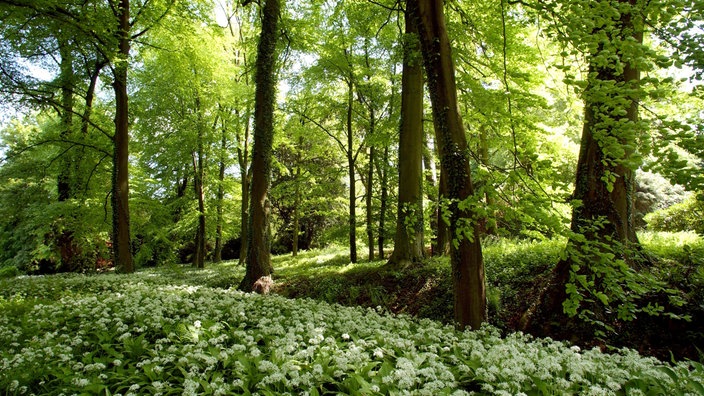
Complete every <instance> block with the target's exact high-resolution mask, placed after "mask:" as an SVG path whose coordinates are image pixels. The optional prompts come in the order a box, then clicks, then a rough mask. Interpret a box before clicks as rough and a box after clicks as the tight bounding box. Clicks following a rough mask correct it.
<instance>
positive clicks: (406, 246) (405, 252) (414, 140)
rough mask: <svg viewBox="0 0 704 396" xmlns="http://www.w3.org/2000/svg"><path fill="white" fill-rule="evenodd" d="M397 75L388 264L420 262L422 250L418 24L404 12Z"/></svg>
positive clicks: (421, 150)
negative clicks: (394, 208)
mask: <svg viewBox="0 0 704 396" xmlns="http://www.w3.org/2000/svg"><path fill="white" fill-rule="evenodd" d="M405 20H406V22H405V25H406V34H405V39H404V51H403V72H402V77H401V125H400V130H399V148H398V151H399V152H398V161H399V164H398V169H399V173H398V215H397V217H396V234H395V236H394V251H393V253H391V257H390V258H389V262H388V264H389V265H394V266H402V267H405V266H407V265H411V264H415V263H418V262H420V261H421V260H422V259H423V257H424V255H425V252H424V249H423V69H422V64H421V60H420V59H419V58H418V56H417V54H418V52H419V43H418V26H417V25H416V24H415V23H414V21H413V19H412V18H411V17H409V16H408V15H407V16H406V18H405Z"/></svg>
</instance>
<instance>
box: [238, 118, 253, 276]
mask: <svg viewBox="0 0 704 396" xmlns="http://www.w3.org/2000/svg"><path fill="white" fill-rule="evenodd" d="M249 115H250V110H249V106H248V109H247V115H246V117H245V126H244V141H243V146H244V147H243V148H241V149H240V148H238V149H237V157H238V158H237V159H238V163H239V165H240V179H241V180H242V182H241V183H242V205H241V210H240V221H241V223H240V264H244V263H245V261H246V259H247V246H248V245H249V185H250V181H251V180H252V169H251V168H250V167H248V166H247V162H248V160H249Z"/></svg>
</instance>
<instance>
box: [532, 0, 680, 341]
mask: <svg viewBox="0 0 704 396" xmlns="http://www.w3.org/2000/svg"><path fill="white" fill-rule="evenodd" d="M669 6H671V7H673V9H674V10H676V9H678V6H677V5H675V4H670V5H669ZM662 7H664V4H662V3H660V2H647V3H646V2H640V1H636V0H603V1H598V2H585V3H579V4H570V5H562V4H557V3H541V4H540V6H538V9H540V10H541V11H543V12H547V13H548V15H550V18H552V20H553V21H554V22H556V21H558V20H559V22H558V23H559V27H557V28H558V29H560V30H559V31H560V32H563V27H564V26H568V27H569V29H568V30H566V31H565V32H566V33H564V34H563V33H560V34H561V35H560V36H559V37H560V40H563V41H564V42H565V44H567V45H570V46H571V51H572V53H574V54H580V55H582V56H584V57H585V58H586V61H587V70H586V72H587V73H586V79H585V81H579V82H578V81H576V78H575V77H574V75H570V74H568V82H570V83H573V84H575V85H576V86H578V87H581V88H582V89H583V90H582V97H583V101H584V121H583V128H582V137H581V141H580V152H579V159H578V162H577V174H576V180H575V189H574V194H573V196H572V198H573V212H572V223H571V233H570V238H569V241H568V244H567V248H566V253H565V255H564V257H563V259H562V260H561V261H560V262H559V263H558V264H557V266H556V267H555V268H554V270H553V273H552V274H551V277H550V279H549V280H548V284H547V287H546V288H545V290H544V291H543V292H542V293H541V294H540V296H539V298H538V299H537V300H536V302H535V303H534V304H533V305H532V306H531V307H530V308H529V309H528V310H527V311H526V313H525V314H524V316H523V318H522V325H523V326H524V327H525V328H533V329H535V330H538V331H548V332H550V333H551V334H552V333H553V332H552V331H551V328H552V329H553V330H557V331H559V332H560V333H563V334H564V333H569V332H574V328H575V327H579V326H580V323H579V322H578V321H576V320H574V319H575V317H578V318H579V319H582V320H585V321H586V322H588V323H591V324H600V325H601V326H602V327H601V328H599V329H597V332H602V331H603V328H606V329H612V330H613V327H612V326H613V324H614V323H615V322H616V321H619V320H620V321H628V320H632V319H633V318H634V317H635V316H636V314H637V313H638V312H646V313H650V314H656V313H657V310H655V311H653V310H651V309H650V306H647V307H639V306H638V305H637V303H636V302H637V300H639V299H640V298H641V297H642V296H643V294H644V291H645V290H652V287H653V284H652V283H651V282H650V281H649V280H648V278H647V277H645V276H643V275H642V274H640V273H639V271H638V269H639V268H641V267H642V266H643V265H645V264H646V263H647V261H648V258H647V257H645V256H644V255H642V252H641V247H640V244H639V241H638V238H637V236H636V230H635V222H634V220H635V210H634V192H635V191H634V186H635V182H634V176H635V170H636V169H637V168H638V167H639V166H641V164H642V156H643V154H644V153H647V152H648V150H649V148H648V145H647V144H643V143H644V142H645V141H647V139H642V136H643V135H644V133H645V131H646V126H647V123H646V122H643V120H641V119H640V117H639V107H640V106H641V102H642V101H643V100H644V99H646V98H647V97H648V96H649V95H653V94H654V93H655V94H656V92H657V88H658V85H659V83H658V82H657V79H656V78H648V79H646V80H641V78H640V71H641V70H649V71H650V70H654V69H655V68H656V65H657V64H658V63H660V64H663V63H667V62H662V61H663V60H662V58H659V57H657V56H656V55H655V53H654V51H652V50H651V49H649V48H648V46H647V45H644V44H643V42H644V40H643V36H644V29H645V27H646V26H648V25H649V26H654V27H656V26H658V25H659V24H662V23H663V22H666V21H667V19H668V18H670V17H671V15H670V16H664V17H663V15H665V14H662V13H661V10H662ZM668 13H670V11H668ZM672 14H674V15H676V14H677V12H674V13H672ZM668 62H669V61H668ZM650 84H653V85H652V86H650V87H649V85H650ZM656 95H657V94H656ZM614 305H618V307H614ZM648 305H650V304H648ZM611 312H615V314H616V315H614V314H613V313H611ZM555 324H557V325H558V326H559V327H560V329H559V330H558V329H556V328H554V327H553V326H554V325H555Z"/></svg>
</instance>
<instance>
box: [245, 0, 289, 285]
mask: <svg viewBox="0 0 704 396" xmlns="http://www.w3.org/2000/svg"><path fill="white" fill-rule="evenodd" d="M280 9H281V5H280V3H279V0H266V2H265V3H264V5H263V7H262V31H261V34H260V36H259V45H258V47H257V61H256V74H255V84H256V88H255V99H254V100H255V102H254V103H255V104H254V106H255V107H254V147H253V149H252V185H251V196H250V198H251V201H250V205H249V207H250V216H249V243H248V244H247V260H246V273H245V276H244V279H242V282H241V283H240V285H239V288H240V290H246V291H251V290H253V286H254V283H255V282H256V281H257V280H258V279H259V278H261V277H263V276H268V275H270V274H271V273H272V272H273V267H272V265H271V252H270V245H271V241H270V239H269V212H270V209H271V208H270V203H269V200H268V197H267V194H268V192H269V185H270V183H271V155H272V145H273V141H274V101H275V99H276V71H275V69H274V67H275V65H276V42H277V39H278V35H279V29H278V23H279V14H280Z"/></svg>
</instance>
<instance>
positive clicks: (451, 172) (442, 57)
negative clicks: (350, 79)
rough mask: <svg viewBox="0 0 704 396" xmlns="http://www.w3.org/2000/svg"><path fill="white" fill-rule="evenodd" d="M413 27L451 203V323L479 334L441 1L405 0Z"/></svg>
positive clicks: (479, 292) (465, 178)
mask: <svg viewBox="0 0 704 396" xmlns="http://www.w3.org/2000/svg"><path fill="white" fill-rule="evenodd" d="M407 7H408V10H409V13H410V15H411V16H412V17H413V18H414V20H415V22H416V23H417V25H418V31H419V36H420V42H421V48H422V52H423V60H424V63H425V72H426V76H427V79H428V88H429V91H430V99H431V102H432V108H433V122H434V124H435V129H436V133H437V135H438V137H439V139H438V144H439V145H440V153H441V156H440V158H441V162H442V171H443V173H446V174H447V187H448V189H447V198H448V199H449V200H450V204H449V211H450V233H451V235H452V237H453V243H452V244H451V245H452V246H451V249H450V261H451V263H452V281H453V291H454V317H455V321H456V323H457V325H458V326H459V327H461V328H464V327H470V328H472V329H478V328H479V327H480V326H481V324H482V323H483V322H485V321H486V317H487V311H486V285H485V280H484V261H483V258H482V249H481V242H480V240H479V227H478V219H477V218H476V215H475V214H474V213H473V211H472V210H471V209H470V206H469V205H461V203H465V202H467V201H468V200H471V199H472V196H473V195H474V191H473V187H472V179H471V174H470V167H469V150H468V147H467V137H466V136H465V132H464V126H463V124H462V119H461V118H460V114H459V110H458V107H457V88H456V85H455V68H454V63H453V60H452V54H451V48H450V41H449V38H448V35H447V28H446V25H445V13H444V10H443V1H442V0H408V1H407Z"/></svg>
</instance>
